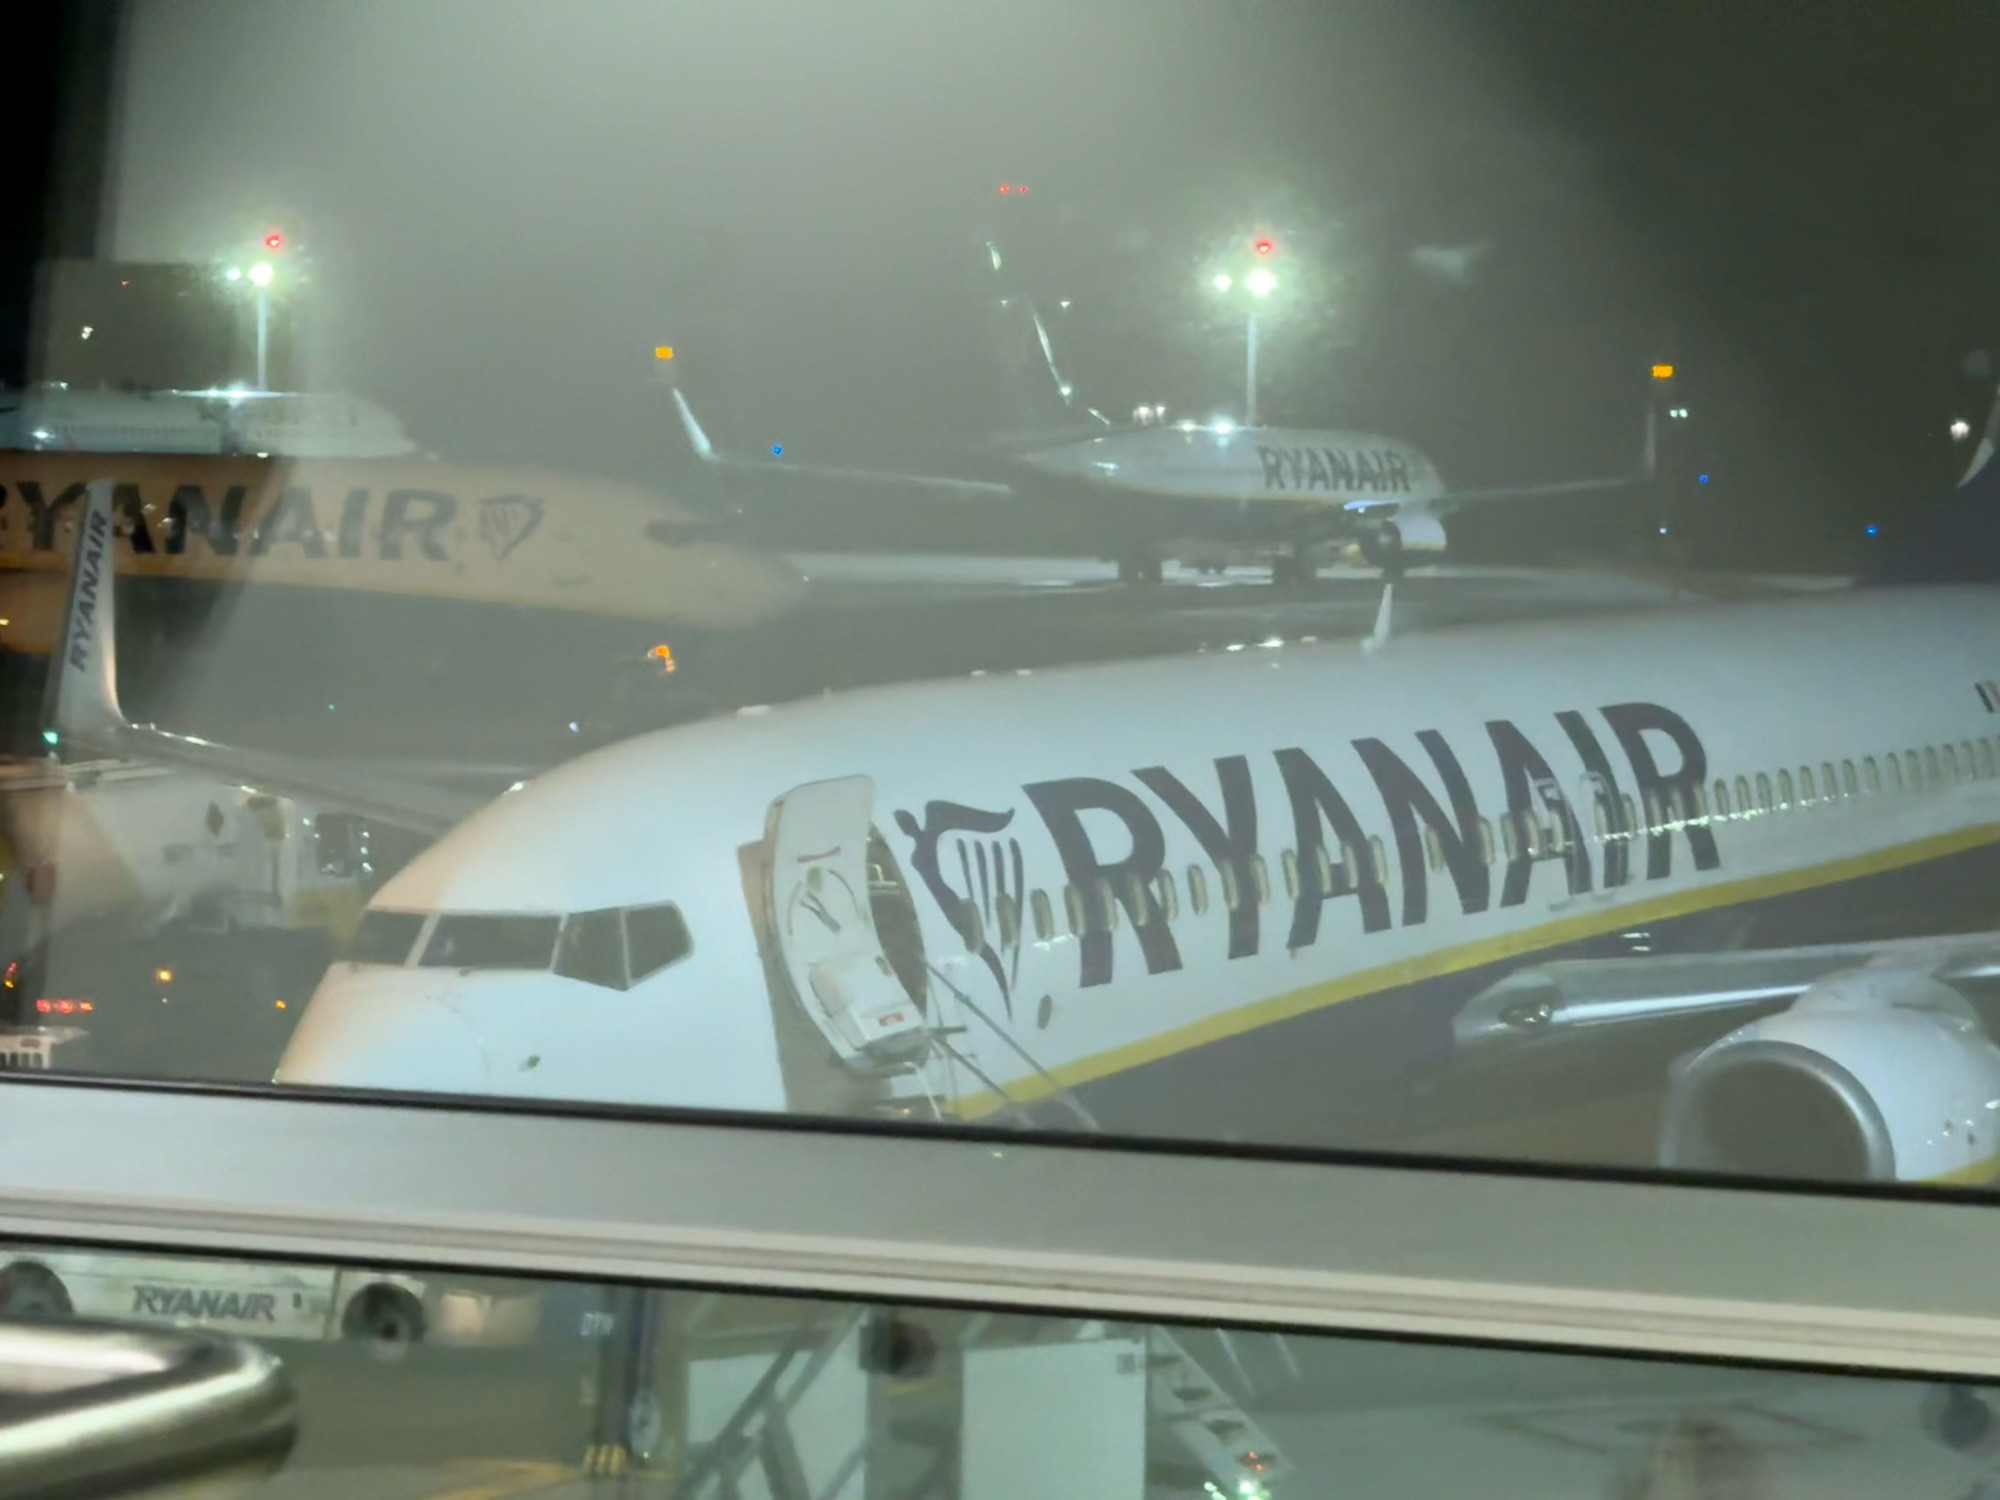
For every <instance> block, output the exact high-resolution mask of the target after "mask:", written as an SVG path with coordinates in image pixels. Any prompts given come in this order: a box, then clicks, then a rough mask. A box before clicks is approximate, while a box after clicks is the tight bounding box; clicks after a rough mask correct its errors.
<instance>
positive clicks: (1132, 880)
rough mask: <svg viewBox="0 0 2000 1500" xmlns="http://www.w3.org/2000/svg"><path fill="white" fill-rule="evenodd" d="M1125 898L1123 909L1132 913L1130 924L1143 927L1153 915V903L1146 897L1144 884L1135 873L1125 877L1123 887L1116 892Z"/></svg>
mask: <svg viewBox="0 0 2000 1500" xmlns="http://www.w3.org/2000/svg"><path fill="white" fill-rule="evenodd" d="M1118 894H1119V895H1121V896H1122V897H1124V899H1125V909H1126V910H1127V911H1129V912H1131V913H1132V925H1133V926H1135V927H1144V926H1145V925H1146V924H1147V923H1148V922H1149V921H1151V920H1152V916H1153V904H1152V902H1150V901H1149V900H1147V899H1146V884H1145V882H1144V881H1142V880H1141V879H1140V878H1139V877H1138V876H1137V875H1127V876H1126V877H1125V888H1124V889H1123V890H1122V891H1120V892H1119V893H1118Z"/></svg>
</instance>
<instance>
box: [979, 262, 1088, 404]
mask: <svg viewBox="0 0 2000 1500" xmlns="http://www.w3.org/2000/svg"><path fill="white" fill-rule="evenodd" d="M983 248H984V251H985V255H986V262H987V265H988V267H989V268H990V270H991V276H992V280H991V282H990V283H989V284H990V286H991V287H992V289H993V290H992V294H991V297H992V300H991V301H990V303H989V304H988V315H989V321H988V327H989V333H990V338H991V341H992V345H993V348H994V351H995V354H996V356H997V358H998V361H999V366H1000V378H1001V380H1002V382H1003V387H1004V391H1005V398H1004V399H1005V403H1006V408H1007V411H1008V417H1007V419H1006V424H1007V427H1008V429H1009V430H1008V431H1006V432H1003V433H997V434H995V437H996V439H997V440H999V441H1003V442H1004V441H1006V440H1008V439H1009V438H1022V437H1025V438H1032V439H1040V438H1048V437H1055V436H1059V435H1069V434H1071V433H1074V432H1075V431H1076V430H1077V429H1079V428H1088V429H1090V430H1102V429H1103V428H1106V427H1109V426H1110V425H1111V423H1110V421H1109V420H1108V419H1107V418H1106V417H1105V416H1104V415H1103V414H1102V413H1100V412H1097V411H1094V410H1092V409H1091V408H1090V407H1089V406H1088V405H1086V404H1085V403H1084V402H1083V401H1082V399H1081V398H1079V396H1078V395H1077V392H1076V387H1075V385H1074V384H1072V383H1071V382H1070V381H1069V380H1068V379H1067V378H1066V377H1065V376H1064V375H1063V372H1062V369H1061V367H1060V366H1059V365H1058V364H1057V362H1056V347H1055V339H1054V338H1053V337H1052V336H1051V335H1050V333H1049V325H1048V320H1047V319H1046V318H1044V317H1043V316H1042V312H1041V309H1040V308H1039V307H1038V306H1037V305H1036V303H1035V299H1034V296H1033V295H1032V294H1031V293H1030V292H1029V291H1028V290H1027V288H1026V286H1025V285H1024V284H1023V283H1022V282H1021V281H1020V279H1019V278H1018V277H1017V276H1016V275H1015V274H1014V273H1013V272H1012V271H1011V270H1009V268H1008V265H1007V260H1006V257H1005V255H1003V254H1002V252H1001V249H1000V246H999V245H998V244H996V243H995V242H994V241H992V240H986V241H984V242H983Z"/></svg>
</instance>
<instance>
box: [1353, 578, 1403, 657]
mask: <svg viewBox="0 0 2000 1500" xmlns="http://www.w3.org/2000/svg"><path fill="white" fill-rule="evenodd" d="M1395 604H1396V585H1395V584H1393V583H1385V584H1383V585H1382V603H1381V604H1380V605H1379V606H1377V608H1376V610H1375V628H1374V629H1373V630H1371V631H1369V632H1368V639H1367V640H1365V641H1363V642H1362V643H1361V649H1362V650H1363V651H1380V650H1381V649H1382V648H1383V647H1384V646H1386V645H1388V644H1389V630H1390V625H1391V622H1392V617H1393V615H1394V612H1395Z"/></svg>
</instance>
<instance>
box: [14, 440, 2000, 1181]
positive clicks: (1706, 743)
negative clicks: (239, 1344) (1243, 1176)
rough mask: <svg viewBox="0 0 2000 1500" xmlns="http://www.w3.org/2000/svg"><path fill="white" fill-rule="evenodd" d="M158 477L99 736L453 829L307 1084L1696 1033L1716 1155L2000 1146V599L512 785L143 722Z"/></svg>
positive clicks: (1211, 1086)
mask: <svg viewBox="0 0 2000 1500" xmlns="http://www.w3.org/2000/svg"><path fill="white" fill-rule="evenodd" d="M1967 486H1968V489H1969V490H1972V491H1976V493H1977V495H1978V497H1979V498H1981V499H1982V500H1983V501H1984V502H1985V503H1987V504H1996V505H2000V466H1989V467H1988V468H1987V469H1985V470H1982V471H1979V472H1977V473H1975V474H1974V475H1973V476H1971V477H1970V478H1969V479H1968V481H1967ZM113 493H114V487H113V486H112V485H110V484H108V483H102V482H100V483H96V484H93V485H92V486H91V487H90V498H89V500H88V502H87V504H86V505H85V507H83V510H82V514H81V524H82V531H83V539H82V542H81V544H80V545H79V546H78V548H77V551H76V558H75V565H74V569H73V573H72V577H73V600H72V607H71V609H70V610H69V614H68V620H67V628H66V631H65V635H64V639H63V642H62V643H61V649H60V651H59V653H58V658H57V659H58V664H59V671H58V674H57V676H56V678H55V696H54V713H53V724H54V726H55V730H56V733H57V736H58V738H59V740H60V742H61V743H62V745H63V746H65V747H70V748H74V749H76V750H78V751H82V752H86V753H100V754H102V753H109V754H115V755H118V756H121V757H129V758H135V759H155V760H158V761H160V762H162V763H164V764H169V765H175V766H179V767H182V768H184V769H187V770H190V771H194V772H198V773H200V774H204V775H209V776H214V777H218V778H223V779H228V780H234V781H238V782H240V783H241V784H245V785H252V786H258V787H261V788H263V789H265V790H268V791H271V792H274V793H279V794H285V795H293V796H300V797H309V798H314V799H317V800H318V801H319V802H320V803H322V804H325V805H343V804H345V805H355V806H358V807H360V808H362V809H363V810H365V811H367V812H368V813H370V814H371V815H375V816H381V817H384V818H391V819H395V818H400V819H402V820H404V821H405V826H409V827H413V828H419V829H429V830H436V831H440V832H443V831H444V830H446V829H449V831H448V832H444V836H443V837H442V838H440V839H439V840H438V842H436V843H435V844H433V845H432V846H431V847H430V848H429V849H428V850H427V851H426V852H424V853H423V854H420V855H419V856H418V857H417V858H416V859H415V860H414V861H413V862H412V863H410V864H409V865H408V866H406V867H405V868H404V869H403V870H402V871H401V872H400V873H398V874H397V875H395V876H394V877H393V878H392V879H390V880H389V881H388V882H387V883H386V884H385V885H384V886H383V887H382V888H381V889H380V890H379V891H378V892H377V893H376V894H375V896H374V897H373V899H372V901H371V903H370V906H369V909H368V912H367V913H366V915H365V916H364V917H363V919H362V921H361V924H360V927H359V928H358V930H357V934H356V942H355V946H354V947H353V949H352V950H351V951H350V953H349V954H348V956H347V958H346V960H345V961H343V962H339V963H336V964H335V965H334V966H333V968H332V969H331V970H330V971H329V972H328V974H327V975H326V978H325V979H324V981H323V982H322V984H321V985H320V987H319V989H318V991H317V993H316V994H315V995H314V997H313V1000H312V1002H311V1004H310V1006H309V1007H308V1009H307V1012H306V1014H305V1016H304V1017H303V1018H302V1020H301V1022H300V1025H299V1027H298V1030H297V1031H296V1033H295V1034H294V1035H293V1037H292V1039H291V1042H290V1044H289V1046H288V1048H287V1050H286V1052H285V1055H284V1058H283V1060H282V1062H281V1065H280V1066H279V1069H278V1071H277V1078H278V1080H279V1081H280V1082H283V1083H293V1084H328V1085H346V1086H353V1087H360V1088H387V1089H414V1090H423V1091H429V1092H439V1093H463V1094H501V1095H523V1096H532V1097H538V1098H546V1099H566V1100H602V1101H616V1102H621V1103H634V1104H650V1105H682V1106H695V1107H715V1108H735V1109H747V1110H769V1111H786V1110H790V1111H806V1112H814V1113H849V1112H880V1111H891V1112H899V1113H903V1114H906V1115H933V1114H945V1115H950V1116H956V1117H977V1116H981V1115H994V1114H997V1115H1002V1116H1005V1115H1007V1114H1013V1113H1022V1112H1028V1111H1031V1110H1034V1109H1036V1108H1041V1109H1047V1110H1051V1111H1054V1112H1055V1114H1054V1115H1051V1116H1045V1118H1057V1117H1059V1118H1064V1119H1066V1120H1069V1121H1072V1122H1075V1123H1078V1124H1081V1125H1083V1126H1085V1127H1086V1128H1088V1127H1091V1126H1095V1125H1098V1124H1104V1125H1107V1126H1108V1127H1110V1128H1114V1129H1126V1130H1140V1131H1153V1132H1158V1131H1161V1130H1168V1131H1172V1132H1175V1133H1195V1134H1201V1135H1206V1136H1210V1137H1212V1138H1220V1137H1238V1136H1247V1137H1250V1138H1253V1139H1266V1140H1271V1139H1277V1140H1291V1141H1308V1142H1319V1143H1326V1142H1337V1141H1343V1140H1348V1139H1354V1138H1359V1139H1366V1138H1367V1137H1366V1133H1367V1131H1368V1130H1369V1129H1370V1128H1371V1126H1376V1125H1379V1124H1380V1121H1381V1118H1382V1113H1381V1112H1382V1111H1384V1110H1390V1109H1394V1108H1398V1107H1405V1108H1406V1107H1408V1105H1409V1103H1410V1101H1411V1099H1412V1098H1413V1097H1414V1096H1413V1093H1412V1090H1413V1087H1414V1085H1415V1082H1416V1081H1417V1080H1421V1079H1424V1078H1436V1077H1440V1076H1447V1075H1446V1074H1445V1070H1446V1069H1447V1068H1448V1067H1449V1066H1451V1065H1453V1064H1454V1063H1455V1062H1456V1061H1457V1060H1459V1059H1460V1058H1461V1057H1462V1056H1463V1055H1466V1054H1473V1055H1477V1054H1479V1053H1485V1052H1491V1051H1492V1050H1493V1049H1494V1048H1495V1047H1499V1048H1500V1049H1501V1050H1502V1051H1503V1052H1510V1051H1513V1050H1515V1048H1516V1047H1519V1046H1525V1047H1530V1048H1532V1047H1535V1046H1537V1045H1539V1044H1540V1043H1542V1042H1545V1041H1547V1040H1549V1039H1568V1038H1575V1039H1577V1041H1578V1042H1579V1043H1580V1044H1583V1045H1585V1046H1586V1048H1588V1047H1590V1046H1595V1045H1597V1044H1600V1043H1602V1042H1606V1041H1608V1040H1610V1039H1613V1038H1617V1039H1622V1040H1623V1041H1625V1042H1629V1041H1631V1040H1633V1039H1634V1038H1645V1037H1647V1036H1649V1035H1652V1034H1653V1028H1655V1027H1657V1026H1659V1025H1661V1024H1667V1025H1670V1026H1671V1027H1675V1028H1679V1029H1678V1030H1674V1031H1673V1033H1672V1034H1673V1036H1674V1037H1675V1038H1676V1045H1677V1049H1685V1048H1687V1047H1688V1046H1689V1045H1690V1042H1689V1028H1692V1029H1693V1031H1694V1032H1695V1033H1697V1038H1696V1040H1695V1041H1694V1042H1693V1043H1692V1045H1693V1046H1694V1048H1695V1050H1694V1051H1693V1053H1692V1054H1691V1055H1690V1057H1689V1060H1687V1061H1686V1062H1685V1063H1684V1064H1683V1065H1682V1066H1679V1067H1677V1068H1676V1069H1674V1070H1673V1071H1672V1073H1671V1076H1668V1077H1663V1078H1662V1080H1661V1081H1662V1082H1664V1083H1665V1085H1666V1087H1667V1091H1668V1102H1667V1109H1666V1118H1667V1122H1668V1124H1667V1131H1666V1135H1665V1137H1664V1138H1663V1143H1662V1147H1661V1159H1662V1160H1663V1161H1664V1162H1665V1163H1666V1164H1668V1165H1672V1166H1679V1167H1691V1168H1701V1169H1713V1170H1732V1171H1750V1172H1765V1173H1777V1174H1788V1175H1798V1176H1808V1177H1840V1178H1890V1179H1905V1180H1909V1179H1930V1180H1944V1181H1958V1180H1971V1179H1973V1178H1975V1177H1978V1178H1983V1177H1985V1176H1988V1175H1991V1174H1992V1173H1993V1172H1994V1171H1995V1169H1996V1167H2000V1110H1996V1109H1995V1107H1994V1106H1995V1105H1996V1104H2000V1047H1996V1045H1995V1043H1994V1041H1993V1039H1992V1037H1991V1036H1990V1035H1989V1034H1988V1033H1987V1031H1986V1030H1985V1029H1984V1027H1983V1026H1982V1025H1981V1024H1980V1023H1979V1021H1978V1019H1977V1016H1976V1013H1975V1012H1974V1011H1973V1010H1972V1008H1971V1006H1970V1003H1969V1002H1968V1001H1967V1000H1966V998H1965V992H1964V988H1963V982H1964V981H1967V980H1977V979H1980V978H1985V977H1990V976H1993V975H2000V934H1996V933H1994V932H1992V931H1991V930H1987V929H1984V928H1982V927H1981V924H1983V923H1990V921H1991V904H1990V899H1989V894H1990V892H1991V890H1992V888H1993V884H1994V880H1995V877H1996V875H2000V681H1996V677H2000V666H1996V662H1995V660H1994V658H1993V654H1992V649H1991V642H1993V641H1994V640H1995V639H2000V592H1996V591H1995V590H1994V589H1993V588H1991V587H1955V588H1953V587H1918V588H1907V589H1873V590H1869V589H1862V590H1855V591H1851V592H1845V593H1839V594H1833V595H1826V594H1822V595H1818V596H1816V597H1813V598H1810V599H1793V600H1787V601H1784V602H1781V603H1747V604H1735V605H1728V606H1714V607H1707V606H1704V607H1701V608H1699V609H1679V610H1669V611H1664V612H1658V613H1651V614H1634V615H1624V616H1620V617H1617V618H1614V619H1608V620H1605V619H1598V620H1590V621H1587V622H1581V623H1578V622H1567V623H1540V624H1529V625H1516V626H1504V627H1484V628H1481V629H1480V630H1478V631H1470V632H1446V633H1438V634H1434V635H1418V636H1410V637H1398V636H1396V635H1395V633H1394V630H1393V616H1392V609H1391V606H1390V604H1389V599H1388V596H1387V594H1385V599H1384V606H1383V609H1382V611H1381V615H1380V618H1379V619H1378V622H1377V629H1376V631H1375V632H1374V634H1373V635H1372V636H1371V637H1370V639H1369V641H1368V642H1367V644H1366V647H1365V648H1364V649H1357V648H1356V647H1355V646H1354V645H1353V644H1352V643H1347V644H1341V645H1332V644H1329V645H1320V646H1311V647H1300V646H1289V647H1282V648H1277V649H1272V650H1255V649H1253V650H1246V651H1243V652H1240V653H1238V652H1227V653H1219V654H1216V655H1205V656H1193V657H1187V658H1181V659H1173V660H1161V661H1151V662H1146V663H1141V664H1121V665H1109V666H1096V667H1082V668H1073V669H1066V670H1059V671H1052V672H1038V673H1034V674H1032V675H1029V674H1022V675H1010V676H1005V677H989V678H982V679H973V680H957V681H951V682H939V683H918V684H910V685H904V686H897V687H889V688H881V689H873V690H869V691H865V692H856V693H851V694H844V695H834V696H829V697H826V698H821V699H816V700H811V701H807V702H803V703H798V704H794V705H789V706H785V707H781V708H777V709H773V710H769V711H746V712H743V713H740V714H737V715H735V716H731V717H725V718H715V719H710V720H707V721H705V722H702V723H698V724H693V725H688V726H684V727H681V728H676V729H670V730H666V731H662V732H658V733H654V734H650V735H646V736H643V737H640V738H637V739H633V740H630V741H627V742H625V743H622V744H619V745H616V746H613V747H610V748H608V749H605V750H602V751H598V752H595V753H592V754H589V755H586V756H583V757H581V758H579V759H577V760H574V761H571V762H569V763H568V764H566V765H564V766H562V767H560V768H558V769H556V770H554V771H552V772H550V773H548V774H547V775H545V776H542V777H540V778H539V779H537V780H534V781H532V782H528V783H525V784H522V785H519V786H517V787H516V788H515V789H514V790H512V791H510V792H509V793H507V794H504V795H502V796H500V797H499V798H498V799H497V800H496V801H493V802H490V803H487V804H486V805H484V806H483V807H478V808H477V810H475V799H472V798H468V797H465V796H463V795H458V794H453V793H450V792H448V791H445V790H440V789H438V788H435V787H412V786H410V785H408V784H406V783H400V782H396V781H393V780H390V779H385V778H380V777H376V778H369V779H354V778H350V779H348V780H347V781H346V782H345V783H344V784H336V778H335V777H334V776H333V775H332V774H331V771H330V768H328V767H325V766H322V765H319V764H316V763H314V762H311V761H308V760H301V759H298V758H292V757H281V756H271V755H255V754H251V753H246V752H242V751H238V750H233V749H230V748H228V747H225V746H221V745H216V744H212V743H209V742H206V741H202V740H197V739H191V738H188V737H186V736H181V735H175V734H172V733H169V732H167V731H164V730H160V729H156V728H151V727H146V726H139V725H134V724H132V723H130V722H129V721H127V719H126V718H125V716H124V714H123V713H122V711H121V710H120V708H119V704H118V699H117V696H116V691H115V686H114V683H115V665H114V660H113V652H112V640H113V635H114V622H113V614H114V611H113V607H112V591H111V589H110V587H109V584H110V578H111V568H112V565H113V558H112V545H111V542H112V515H113V508H112V500H113ZM1863 688H1865V691H1864V690H1860V689H1863ZM468 814H469V815H468ZM461 820H462V821H461ZM1956 928H1964V929H1966V930H1965V931H1963V932H1960V933H1957V934H1956V935H1950V934H1953V933H1954V929H1956ZM1830 939H1832V940H1834V941H1833V942H1832V943H1831V945H1829V940H1830ZM1592 1055H1593V1054H1592V1053H1590V1052H1589V1051H1588V1050H1586V1052H1585V1053H1584V1055H1583V1057H1582V1058H1581V1059H1580V1060H1572V1062H1571V1064H1570V1066H1569V1067H1568V1068H1567V1070H1566V1073H1565V1076H1566V1078H1567V1079H1568V1080H1569V1081H1570V1082H1571V1083H1572V1084H1575V1083H1577V1082H1579V1081H1584V1082H1587V1081H1588V1080H1590V1078H1591V1077H1592V1074H1591V1072H1590V1068H1589V1059H1590V1057H1591V1056H1592ZM1148 1101H1150V1104H1149V1103H1148Z"/></svg>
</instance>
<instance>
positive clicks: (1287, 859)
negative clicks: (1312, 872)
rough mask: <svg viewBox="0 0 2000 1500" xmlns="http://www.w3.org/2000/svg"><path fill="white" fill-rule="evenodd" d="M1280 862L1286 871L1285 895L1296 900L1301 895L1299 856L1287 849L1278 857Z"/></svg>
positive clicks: (1288, 898)
mask: <svg viewBox="0 0 2000 1500" xmlns="http://www.w3.org/2000/svg"><path fill="white" fill-rule="evenodd" d="M1278 864H1279V866H1280V867H1281V868H1282V869H1283V870H1284V872H1285V897H1286V899H1287V900H1291V901H1296V900H1298V897H1299V856H1298V854H1297V853H1296V852H1295V851H1293V850H1291V849H1287V850H1286V851H1285V852H1284V853H1283V854H1282V855H1280V856H1279V857H1278Z"/></svg>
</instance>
